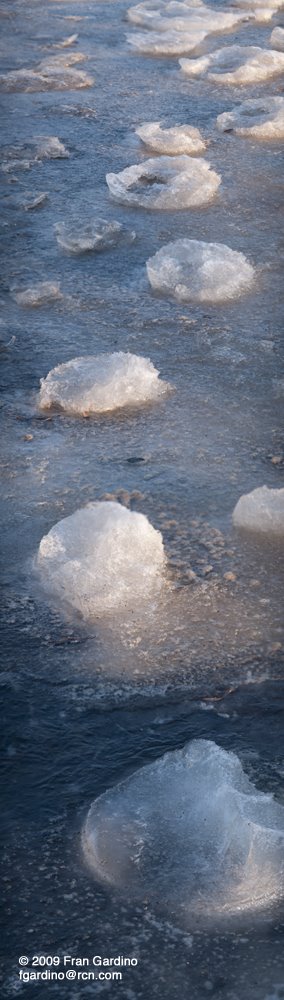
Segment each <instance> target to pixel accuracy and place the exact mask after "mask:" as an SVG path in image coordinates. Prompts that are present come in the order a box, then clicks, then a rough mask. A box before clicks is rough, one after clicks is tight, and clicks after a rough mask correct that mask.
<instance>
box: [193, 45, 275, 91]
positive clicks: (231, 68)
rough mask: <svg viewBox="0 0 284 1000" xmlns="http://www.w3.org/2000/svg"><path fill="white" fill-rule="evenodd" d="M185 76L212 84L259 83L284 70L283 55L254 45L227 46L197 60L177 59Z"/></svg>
mask: <svg viewBox="0 0 284 1000" xmlns="http://www.w3.org/2000/svg"><path fill="white" fill-rule="evenodd" d="M179 62H180V66H181V68H182V70H183V72H184V73H185V74H186V76H191V77H195V76H207V78H208V80H212V81H214V82H215V83H225V84H233V85H234V84H240V85H241V86H243V85H245V84H250V83H262V82H264V81H265V80H269V79H271V78H272V77H274V76H279V74H281V73H283V70H284V53H283V52H276V51H274V50H273V49H261V48H260V47H259V46H258V45H247V46H246V45H228V46H226V48H223V49H217V51H216V52H212V53H210V54H209V55H206V56H202V57H201V58H200V59H180V60H179Z"/></svg>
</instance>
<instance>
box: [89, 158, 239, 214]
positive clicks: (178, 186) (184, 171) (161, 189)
mask: <svg viewBox="0 0 284 1000" xmlns="http://www.w3.org/2000/svg"><path fill="white" fill-rule="evenodd" d="M106 181H107V184H108V187H109V190H110V192H111V194H112V196H113V198H115V199H116V201H119V202H121V203H122V204H126V205H141V206H143V207H144V208H159V209H160V208H161V209H181V208H195V207H196V206H198V205H206V204H207V202H209V201H211V200H212V198H214V195H215V194H216V191H217V189H218V187H219V184H220V182H221V177H219V174H217V173H215V170H211V166H210V163H207V162H206V160H203V159H198V160H192V159H190V158H189V157H188V156H175V157H173V156H160V157H158V156H157V157H156V158H155V159H153V160H144V162H143V163H138V164H135V165H134V166H133V167H126V170H122V171H121V173H119V174H107V175H106Z"/></svg>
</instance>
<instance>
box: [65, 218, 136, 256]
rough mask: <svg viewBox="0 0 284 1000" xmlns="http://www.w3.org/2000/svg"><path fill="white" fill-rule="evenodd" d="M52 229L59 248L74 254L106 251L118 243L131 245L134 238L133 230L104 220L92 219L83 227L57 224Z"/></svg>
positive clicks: (78, 224) (76, 224)
mask: <svg viewBox="0 0 284 1000" xmlns="http://www.w3.org/2000/svg"><path fill="white" fill-rule="evenodd" d="M54 228H55V234H56V239H57V243H59V246H60V247H62V248H63V250H67V252H68V253H74V254H80V253H88V252H89V251H91V250H96V251H99V250H107V249H109V248H110V247H114V246H117V244H118V243H120V244H121V243H131V242H132V241H133V240H134V239H135V236H136V233H135V232H134V230H130V229H127V228H126V227H125V226H123V225H122V223H121V222H115V221H114V222H108V221H107V220H106V219H93V220H91V221H90V222H88V223H85V224H84V225H82V223H81V224H80V222H77V223H75V222H74V223H72V222H71V223H69V222H67V223H65V222H57V223H56V224H55V227H54Z"/></svg>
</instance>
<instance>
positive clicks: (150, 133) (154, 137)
mask: <svg viewBox="0 0 284 1000" xmlns="http://www.w3.org/2000/svg"><path fill="white" fill-rule="evenodd" d="M135 131H136V135H138V136H139V139H142V142H143V143H144V144H145V146H148V147H149V149H153V150H154V152H155V153H161V154H166V155H167V156H180V155H182V154H186V155H187V156H194V155H195V154H199V153H203V152H204V150H205V149H206V142H205V140H204V139H203V138H202V135H201V132H200V131H199V129H198V128H194V127H193V126H192V125H175V126H174V127H173V128H162V127H161V122H147V123H145V125H140V126H139V128H137V129H135Z"/></svg>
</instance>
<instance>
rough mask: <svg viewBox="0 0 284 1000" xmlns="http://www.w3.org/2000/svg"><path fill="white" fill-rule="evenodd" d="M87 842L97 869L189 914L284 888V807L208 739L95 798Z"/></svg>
mask: <svg viewBox="0 0 284 1000" xmlns="http://www.w3.org/2000/svg"><path fill="white" fill-rule="evenodd" d="M83 847H84V851H85V854H86V857H87V860H88V862H89V864H90V865H91V867H92V868H93V870H94V872H95V874H96V875H97V877H98V878H99V879H101V880H103V881H105V882H108V883H110V884H111V885H114V886H116V887H117V888H118V889H120V890H126V891H127V892H128V894H129V892H130V893H131V894H132V895H133V896H134V897H136V898H139V897H145V896H146V897H147V899H148V901H151V902H152V903H153V902H156V903H158V904H159V903H160V904H162V905H164V906H167V905H168V906H169V907H170V909H171V912H172V911H173V909H174V910H175V912H176V913H177V914H180V915H181V916H183V917H184V918H186V917H188V916H190V914H191V913H195V914H196V913H200V914H204V915H205V916H209V915H213V914H220V915H221V914H222V913H223V914H224V915H226V914H228V913H234V912H237V911H240V912H242V911H246V910H249V909H252V910H254V909H255V908H257V907H260V906H264V905H265V904H269V903H271V902H272V901H273V900H276V899H277V898H279V897H280V896H281V894H282V892H283V874H284V858H283V848H284V809H283V807H282V806H280V805H278V804H277V803H276V802H275V801H274V800H273V798H272V795H271V794H269V795H266V794H264V793H263V792H260V791H258V790H257V789H256V788H255V786H254V785H253V784H252V783H251V782H250V781H249V779H248V778H247V776H246V775H245V773H244V771H243V769H242V766H241V763H240V761H239V759H238V757H237V756H236V755H235V754H234V753H228V752H226V751H225V750H222V749H221V748H220V747H218V746H217V745H216V743H213V742H211V741H210V742H209V741H206V740H193V741H192V743H188V744H187V745H186V746H185V747H184V749H183V750H176V751H174V752H173V753H166V754H165V755H164V756H163V757H161V758H160V759H159V760H157V761H155V763H154V764H149V765H147V766H146V767H142V768H141V769H140V770H139V771H136V772H135V773H134V774H132V775H131V776H130V777H129V778H127V779H126V780H125V781H122V782H121V783H120V784H118V785H116V786H115V787H114V788H111V789H110V790H109V791H107V792H105V793H104V794H103V795H101V796H100V797H99V798H98V799H96V800H95V801H94V803H93V805H92V806H91V809H90V811H89V813H88V816H87V820H86V823H85V827H84V830H83Z"/></svg>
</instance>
